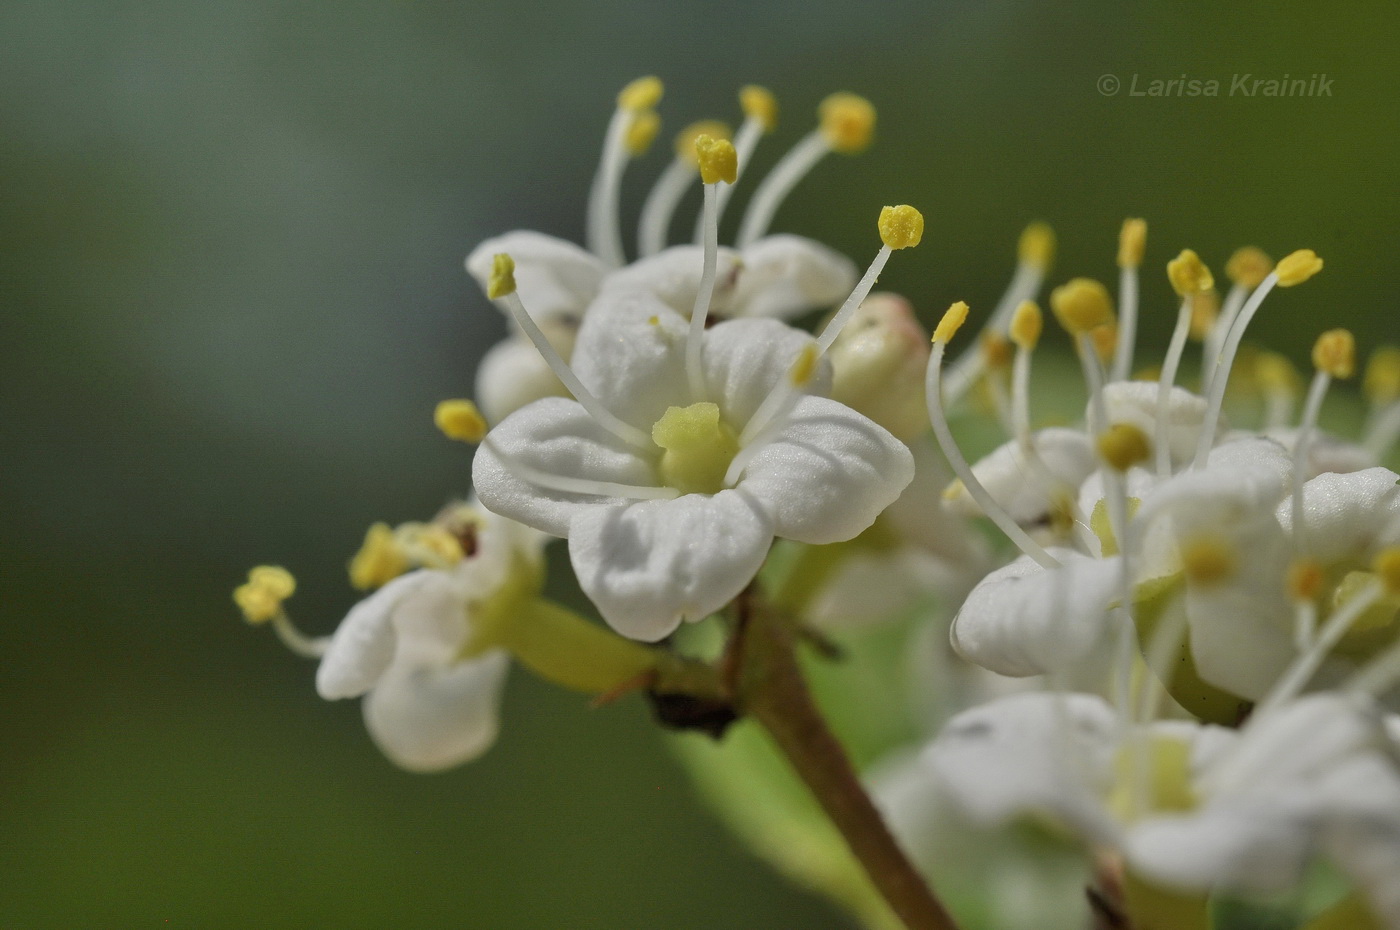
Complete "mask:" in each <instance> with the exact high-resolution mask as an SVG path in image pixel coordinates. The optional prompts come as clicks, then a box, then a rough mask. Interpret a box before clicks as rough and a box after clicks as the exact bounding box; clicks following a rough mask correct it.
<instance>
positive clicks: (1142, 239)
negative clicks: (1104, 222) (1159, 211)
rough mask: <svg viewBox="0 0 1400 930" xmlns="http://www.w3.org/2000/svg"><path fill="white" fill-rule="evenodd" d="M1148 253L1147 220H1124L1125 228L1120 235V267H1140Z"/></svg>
mask: <svg viewBox="0 0 1400 930" xmlns="http://www.w3.org/2000/svg"><path fill="white" fill-rule="evenodd" d="M1146 251H1147V220H1139V219H1129V220H1124V221H1123V228H1122V230H1120V231H1119V233H1118V267H1119V268H1137V267H1139V266H1140V265H1141V264H1142V255H1143V253H1144V252H1146Z"/></svg>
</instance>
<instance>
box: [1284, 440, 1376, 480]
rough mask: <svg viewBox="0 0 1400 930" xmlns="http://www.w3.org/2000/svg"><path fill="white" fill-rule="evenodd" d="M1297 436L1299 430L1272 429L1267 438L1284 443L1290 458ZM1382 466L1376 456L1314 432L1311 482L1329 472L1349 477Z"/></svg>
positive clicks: (1310, 446)
mask: <svg viewBox="0 0 1400 930" xmlns="http://www.w3.org/2000/svg"><path fill="white" fill-rule="evenodd" d="M1298 432H1299V431H1298V430H1297V429H1296V428H1290V429H1271V430H1269V431H1268V432H1267V433H1265V435H1266V436H1268V437H1269V438H1270V439H1275V440H1277V441H1278V442H1280V443H1282V444H1283V447H1284V448H1285V449H1287V450H1288V452H1289V454H1290V455H1291V454H1292V452H1293V449H1294V447H1295V446H1296V445H1297V442H1298ZM1379 464H1380V463H1379V462H1377V461H1376V456H1375V455H1374V454H1373V453H1371V452H1370V451H1368V450H1367V449H1366V448H1365V447H1364V446H1360V445H1357V444H1356V443H1354V442H1349V441H1347V440H1345V439H1343V438H1342V437H1340V436H1336V435H1333V434H1332V433H1328V432H1325V431H1323V430H1317V429H1315V430H1313V431H1312V434H1311V438H1310V439H1309V440H1308V461H1307V468H1306V472H1307V477H1309V478H1316V477H1317V476H1318V475H1322V474H1326V473H1327V472H1329V471H1334V472H1337V473H1338V474H1346V473H1347V472H1351V471H1361V470H1362V469H1365V468H1374V467H1375V466H1377V465H1379Z"/></svg>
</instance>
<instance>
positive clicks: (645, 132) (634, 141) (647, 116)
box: [623, 110, 661, 158]
mask: <svg viewBox="0 0 1400 930" xmlns="http://www.w3.org/2000/svg"><path fill="white" fill-rule="evenodd" d="M660 131H661V117H659V116H657V115H656V111H655V110H642V111H641V112H639V113H638V114H637V115H636V116H634V117H632V124H631V125H630V126H628V127H627V137H626V138H625V139H624V140H623V144H624V145H626V146H627V151H628V152H629V153H630V154H631V155H632V157H633V158H641V157H642V156H643V155H645V154H646V153H647V149H649V148H651V143H652V142H653V141H655V139H656V134H657V133H658V132H660Z"/></svg>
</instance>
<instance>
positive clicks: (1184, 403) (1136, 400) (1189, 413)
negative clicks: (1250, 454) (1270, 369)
mask: <svg viewBox="0 0 1400 930" xmlns="http://www.w3.org/2000/svg"><path fill="white" fill-rule="evenodd" d="M1103 399H1104V407H1105V409H1106V410H1107V413H1108V422H1109V423H1128V424H1131V425H1133V426H1136V427H1137V428H1138V429H1140V430H1142V431H1143V432H1144V433H1146V434H1147V435H1148V436H1149V437H1150V438H1153V440H1154V441H1155V438H1156V435H1157V433H1156V429H1157V382H1155V381H1114V382H1112V383H1111V384H1107V385H1105V386H1104V389H1103ZM1166 414H1167V416H1166V419H1167V445H1168V448H1169V449H1170V450H1171V460H1172V463H1173V464H1174V465H1182V464H1185V463H1186V462H1189V461H1191V459H1193V458H1194V457H1195V455H1196V440H1197V437H1198V436H1199V435H1200V432H1201V425H1202V423H1203V422H1204V420H1205V414H1206V400H1205V398H1204V397H1201V396H1200V395H1199V394H1192V393H1191V392H1190V391H1188V390H1186V389H1185V388H1181V387H1175V386H1173V387H1172V389H1171V391H1170V392H1169V393H1168V394H1167V409H1166ZM1224 432H1225V424H1224V419H1223V418H1222V419H1221V422H1220V423H1219V424H1218V426H1217V429H1216V436H1217V437H1219V436H1222V435H1224Z"/></svg>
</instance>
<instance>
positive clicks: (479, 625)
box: [316, 510, 544, 772]
mask: <svg viewBox="0 0 1400 930" xmlns="http://www.w3.org/2000/svg"><path fill="white" fill-rule="evenodd" d="M459 516H460V515H459ZM471 520H472V525H473V528H472V535H471V546H470V547H469V548H470V549H471V551H469V552H465V554H464V556H463V558H462V559H461V560H460V561H458V562H456V563H455V564H453V565H451V566H449V567H446V568H423V569H419V570H417V571H413V572H410V573H408V574H405V575H401V576H399V577H397V578H395V579H393V580H392V581H389V582H388V583H387V584H385V585H384V586H383V587H381V588H379V589H378V590H377V591H375V592H374V593H373V594H371V595H370V596H369V597H367V598H365V599H364V600H363V601H361V602H360V603H358V604H356V605H355V606H354V607H353V608H352V609H351V610H350V612H349V614H347V615H346V617H345V619H344V620H343V621H342V622H341V624H340V626H339V627H338V628H337V629H336V631H335V633H334V635H332V636H331V637H330V638H329V642H328V643H327V644H326V646H325V654H324V656H323V657H322V658H321V665H320V668H319V669H318V670H317V674H316V690H317V692H318V693H320V695H321V696H322V697H323V698H326V699H328V700H333V699H336V698H350V697H359V696H361V695H363V696H364V704H363V707H364V717H365V725H366V727H367V728H368V730H369V733H370V736H371V737H373V739H374V741H375V743H376V744H377V745H378V746H379V748H380V749H381V750H382V751H383V752H384V754H385V755H386V756H388V757H389V759H390V760H391V761H392V762H394V763H395V764H396V765H398V766H400V767H402V768H405V769H409V770H411V771H422V772H427V771H437V770H440V769H445V768H450V767H452V766H454V765H459V764H461V763H463V762H467V761H469V760H471V759H474V758H476V757H477V756H479V755H481V754H482V753H483V752H485V751H486V750H487V749H488V748H490V746H491V744H492V743H493V742H494V741H495V739H496V732H497V726H498V707H499V702H500V695H501V689H502V687H503V685H504V683H505V677H506V672H507V670H508V668H509V665H510V656H509V654H508V653H507V652H506V650H504V649H502V648H499V647H498V646H496V645H494V644H493V643H492V642H491V633H492V627H494V626H496V625H499V624H500V623H503V622H509V621H510V620H511V619H512V618H511V617H508V616H505V615H506V614H510V613H512V612H519V611H522V610H524V609H526V607H527V605H528V604H529V602H530V600H531V599H532V598H533V596H534V595H535V594H536V593H538V589H539V585H540V583H541V577H542V576H541V573H542V571H543V567H542V564H541V556H542V550H543V544H544V537H543V536H541V535H540V534H539V533H537V532H535V531H534V530H531V529H529V528H528V527H524V526H521V525H520V524H517V523H514V522H512V521H510V520H506V519H503V518H501V517H498V516H496V515H494V514H491V513H486V512H483V511H480V510H475V511H474V513H473V514H472V515H471Z"/></svg>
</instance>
